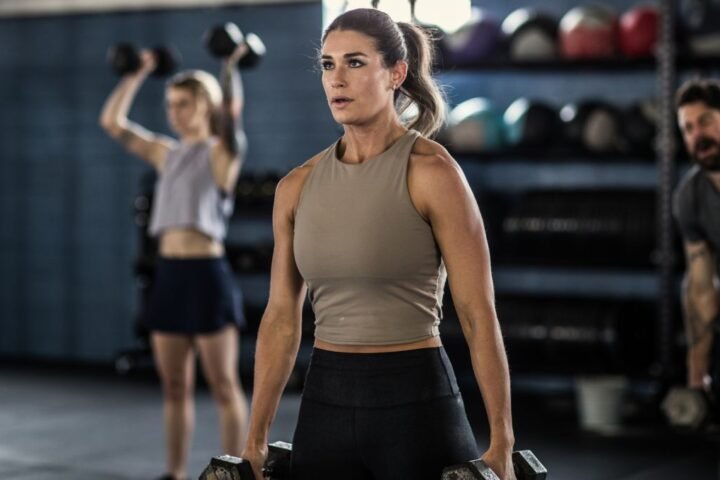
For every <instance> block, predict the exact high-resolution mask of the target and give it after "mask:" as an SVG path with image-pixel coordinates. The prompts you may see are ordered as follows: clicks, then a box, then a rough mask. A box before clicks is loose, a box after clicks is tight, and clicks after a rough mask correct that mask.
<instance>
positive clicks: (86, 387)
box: [0, 365, 720, 480]
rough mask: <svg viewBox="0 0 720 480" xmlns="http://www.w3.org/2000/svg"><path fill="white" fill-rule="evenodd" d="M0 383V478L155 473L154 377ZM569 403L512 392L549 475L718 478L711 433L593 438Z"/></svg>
mask: <svg viewBox="0 0 720 480" xmlns="http://www.w3.org/2000/svg"><path fill="white" fill-rule="evenodd" d="M0 386H1V387H0V432H1V433H0V478H2V479H8V480H11V479H12V480H50V479H52V480H59V479H62V480H64V479H68V480H70V479H72V480H90V479H93V480H101V479H107V480H131V479H133V480H149V479H151V478H153V477H155V476H157V475H158V474H160V473H161V472H162V467H163V447H162V445H163V439H162V429H161V419H162V417H161V396H160V389H159V386H158V384H157V382H156V381H155V380H154V379H150V378H123V377H118V376H116V375H115V374H114V373H113V372H112V371H111V370H109V369H108V370H104V369H98V368H93V369H72V370H71V369H61V368H49V367H39V366H33V367H29V366H22V367H18V366H8V365H5V366H0ZM468 390H469V389H468ZM196 401H197V406H196V417H197V426H196V430H195V437H194V445H193V448H192V452H191V456H190V462H189V463H190V473H191V475H192V477H191V478H197V475H199V473H200V471H201V470H202V469H203V467H204V466H205V465H206V464H207V463H208V461H209V459H210V458H211V457H212V456H213V455H217V454H218V453H219V439H218V434H217V425H216V421H217V418H216V416H215V409H214V406H213V402H212V398H211V397H210V395H209V393H208V391H207V389H206V388H204V387H203V386H202V385H201V386H200V387H198V389H197V394H196ZM299 401H300V397H299V394H298V393H297V392H288V393H286V395H285V396H284V397H283V399H282V402H281V404H280V410H279V412H278V415H277V418H276V421H275V423H274V425H273V429H272V434H271V440H290V439H291V438H292V432H293V427H294V424H295V419H296V415H297V410H298V405H299ZM465 403H466V406H467V409H468V414H469V416H470V419H471V421H472V422H473V425H475V426H476V433H477V435H478V443H479V444H480V445H481V447H482V446H483V445H486V442H487V430H486V428H485V424H486V422H485V419H484V413H483V409H482V403H481V401H480V399H479V397H478V396H477V395H475V394H473V393H472V392H465ZM573 404H574V402H573V399H572V398H570V397H568V396H567V395H555V396H547V395H545V396H542V397H539V396H537V395H528V394H525V396H519V395H516V397H515V398H514V406H513V411H514V415H515V427H516V436H517V445H516V447H517V448H519V449H523V448H530V449H532V450H533V451H534V452H535V453H536V455H537V456H538V457H539V458H540V459H541V461H542V462H543V463H544V464H545V465H546V467H547V468H548V471H549V475H548V478H549V479H551V480H578V479H582V480H650V479H652V480H663V479H676V478H682V479H683V480H705V479H708V480H709V479H714V478H720V471H719V470H718V446H717V445H718V444H717V443H715V442H713V441H711V440H710V439H707V438H701V437H695V436H691V435H678V434H672V433H670V432H669V431H667V430H666V429H663V428H661V427H658V426H657V424H656V423H654V425H655V426H654V427H648V426H643V425H637V426H634V427H629V428H626V429H625V430H624V431H623V432H621V433H617V434H614V435H612V436H602V435H598V434H590V433H587V432H583V431H581V430H580V429H579V428H578V426H577V422H576V420H575V414H574V410H573V408H574V407H573ZM648 425H649V423H648ZM338 478H341V477H340V476H339V477H338ZM402 480H405V479H402ZM407 480H411V479H407Z"/></svg>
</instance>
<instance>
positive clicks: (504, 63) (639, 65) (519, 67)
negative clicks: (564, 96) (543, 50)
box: [437, 55, 720, 73]
mask: <svg viewBox="0 0 720 480" xmlns="http://www.w3.org/2000/svg"><path fill="white" fill-rule="evenodd" d="M677 67H678V69H680V70H696V69H701V70H713V69H720V56H692V55H680V56H678V57H677ZM656 68H657V61H656V59H655V57H642V58H625V57H612V58H589V59H554V60H513V59H509V58H504V57H503V58H490V59H485V60H480V61H477V62H472V63H449V62H447V63H444V62H443V61H442V60H440V61H439V62H438V65H437V69H438V71H439V72H466V71H467V72H471V71H482V72H493V71H497V72H507V71H544V72H550V73H552V72H563V73H586V72H588V73H597V72H619V73H624V72H632V71H651V70H654V69H656Z"/></svg>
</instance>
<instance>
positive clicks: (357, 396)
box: [292, 348, 479, 480]
mask: <svg viewBox="0 0 720 480" xmlns="http://www.w3.org/2000/svg"><path fill="white" fill-rule="evenodd" d="M478 457H479V452H478V449H477V445H476V443H475V438H474V436H473V433H472V430H471V428H470V424H469V423H468V420H467V417H466V415H465V408H464V405H463V401H462V398H461V396H460V391H459V390H458V386H457V381H456V380H455V375H454V373H453V370H452V366H451V365H450V361H449V360H448V358H447V355H446V354H445V350H444V349H442V348H427V349H420V350H411V351H405V352H393V353H381V354H348V353H334V352H328V351H326V350H319V349H315V350H314V351H313V355H312V360H311V363H310V368H309V370H308V374H307V379H306V383H305V388H304V391H303V397H302V403H301V405H300V414H299V418H298V424H297V427H296V429H295V436H294V438H293V454H292V471H293V475H292V478H293V480H310V479H312V480H323V479H328V480H329V479H333V480H335V479H340V478H342V479H344V480H386V479H387V480H390V479H393V480H397V479H413V480H425V479H427V480H439V479H440V476H441V473H442V470H443V468H445V467H447V466H450V465H453V464H456V463H460V462H464V461H467V460H472V459H474V458H478Z"/></svg>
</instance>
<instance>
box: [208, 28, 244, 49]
mask: <svg viewBox="0 0 720 480" xmlns="http://www.w3.org/2000/svg"><path fill="white" fill-rule="evenodd" d="M243 41H244V38H243V34H242V32H241V31H240V28H238V26H237V25H235V24H234V23H232V22H228V23H225V24H224V25H217V26H215V27H214V28H212V29H211V30H208V31H207V32H206V33H205V46H206V47H207V49H208V50H209V51H210V53H211V54H212V55H213V56H215V57H218V58H225V57H228V56H230V55H231V54H232V53H233V52H234V51H235V49H236V48H237V47H238V45H240V43H242V42H243Z"/></svg>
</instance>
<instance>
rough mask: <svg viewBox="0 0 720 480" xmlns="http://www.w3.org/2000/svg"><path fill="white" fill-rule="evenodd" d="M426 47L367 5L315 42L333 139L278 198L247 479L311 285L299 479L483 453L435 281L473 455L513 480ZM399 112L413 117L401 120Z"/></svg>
mask: <svg viewBox="0 0 720 480" xmlns="http://www.w3.org/2000/svg"><path fill="white" fill-rule="evenodd" d="M431 52H432V49H431V46H430V45H429V41H428V38H427V36H426V35H425V33H424V32H423V31H422V30H421V29H420V28H418V27H416V26H414V25H411V24H407V23H395V22H394V21H393V20H392V19H391V18H390V17H389V16H388V15H387V14H385V13H383V12H380V11H378V10H375V9H357V10H351V11H349V12H346V13H345V14H343V15H341V16H339V17H338V18H337V19H335V20H334V21H333V23H331V25H330V26H329V27H328V29H327V30H326V31H325V34H324V36H323V38H322V45H321V54H320V56H319V59H318V61H319V64H320V67H321V69H322V85H323V88H324V90H325V95H326V98H327V101H328V104H329V106H330V110H331V112H332V115H333V118H334V119H335V121H336V122H338V123H340V124H341V125H342V126H343V129H344V134H343V136H342V137H341V138H340V139H339V140H338V141H337V142H336V143H335V144H333V145H331V146H330V147H328V148H327V149H325V150H324V151H322V152H320V153H319V154H318V155H316V156H315V157H313V158H312V159H310V160H308V161H307V162H306V163H304V164H303V165H301V166H300V167H298V168H296V169H294V170H293V171H291V172H290V173H289V174H288V175H287V176H286V177H285V178H284V179H283V180H282V181H281V182H280V183H279V185H278V188H277V192H276V195H275V206H274V213H273V227H274V232H275V250H274V255H273V263H272V273H271V285H270V299H269V302H268V305H267V309H266V311H265V314H264V315H263V319H262V322H261V324H260V330H259V333H258V342H257V353H256V369H255V380H254V385H255V387H254V394H253V403H252V409H251V413H252V414H251V418H250V427H249V431H248V443H247V447H246V448H245V450H244V452H243V455H242V457H243V458H245V459H247V460H249V461H250V462H251V463H252V466H253V469H254V471H255V475H256V476H257V477H258V478H260V476H261V470H260V469H261V467H262V465H263V463H264V461H265V459H266V456H267V451H268V450H267V445H266V444H267V440H268V438H267V437H268V431H269V428H270V424H271V422H272V420H273V417H274V415H275V411H276V408H277V405H278V402H279V399H280V395H281V394H282V391H283V387H284V386H285V383H286V382H287V379H288V377H289V375H290V373H291V370H292V367H293V363H294V361H295V356H296V354H297V351H298V347H299V344H300V336H301V323H302V322H301V310H302V304H303V298H304V296H305V293H306V291H308V290H309V292H310V299H311V301H312V303H313V309H314V312H315V344H314V347H315V348H314V350H313V354H312V359H311V362H310V367H309V369H308V373H307V378H306V382H305V387H304V390H303V398H302V403H301V406H300V412H299V418H298V423H297V427H296V430H295V435H294V438H293V451H292V462H291V463H292V466H291V469H292V478H293V479H294V480H329V479H340V478H342V479H346V480H396V479H403V480H405V479H408V480H409V479H412V480H438V479H439V478H440V476H441V473H442V471H443V468H445V467H449V466H451V465H454V464H458V463H462V462H465V461H469V460H472V459H474V458H477V457H478V456H479V452H478V449H477V445H476V442H475V437H474V435H473V432H472V430H471V428H470V425H469V423H468V420H467V418H466V416H465V411H464V408H463V401H462V398H461V396H460V392H459V389H458V385H457V382H456V379H455V376H454V374H453V370H452V366H451V365H450V362H449V360H448V358H447V355H446V354H445V351H444V349H443V347H442V342H441V340H440V336H439V323H440V318H441V316H442V313H441V309H442V297H443V290H444V288H445V280H446V278H448V279H449V281H450V287H451V289H452V295H453V300H454V303H455V307H456V310H457V313H458V317H459V319H460V324H461V326H462V330H463V332H464V334H465V337H466V339H467V342H468V345H469V348H470V354H471V358H472V366H473V370H474V373H475V378H476V379H477V383H478V385H479V387H480V390H481V391H482V395H483V399H484V402H485V407H486V410H487V414H488V420H489V423H490V430H491V434H490V445H489V449H488V450H487V451H486V452H485V453H484V455H483V459H484V461H485V463H486V464H487V465H489V466H490V467H491V468H492V469H493V470H494V471H495V472H496V473H497V474H498V475H499V476H500V477H501V478H502V479H503V480H514V479H515V474H514V472H513V464H512V459H511V452H512V447H513V444H514V434H513V427H512V418H511V411H510V384H509V374H508V365H507V359H506V357H505V351H504V348H503V342H502V336H501V333H500V328H499V324H498V320H497V316H496V313H495V308H494V299H493V286H492V278H491V275H490V258H489V253H488V246H487V242H486V238H485V232H484V228H483V222H482V219H481V216H480V212H479V210H478V206H477V203H476V201H475V199H474V197H473V195H472V192H471V190H470V188H469V186H468V184H467V181H466V179H465V177H464V175H463V173H462V171H461V169H460V168H459V167H458V165H457V163H456V162H455V161H454V160H453V159H452V158H451V157H450V156H449V155H448V153H447V151H446V150H445V149H444V148H443V147H442V146H440V145H439V144H437V143H436V142H434V141H432V140H430V139H428V138H426V136H431V135H432V134H434V133H435V132H436V131H437V129H438V128H439V126H440V125H441V123H442V117H443V100H442V98H441V95H440V92H439V90H438V87H437V85H436V84H435V82H434V80H433V78H432V77H431V75H430V66H431V64H432V57H431ZM412 103H414V104H415V105H416V106H417V108H418V112H419V113H418V115H417V116H416V117H415V118H413V119H411V120H410V121H403V120H401V116H400V115H401V113H402V112H403V110H404V109H405V108H407V107H408V106H409V105H410V104H412ZM446 268H447V269H446Z"/></svg>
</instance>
